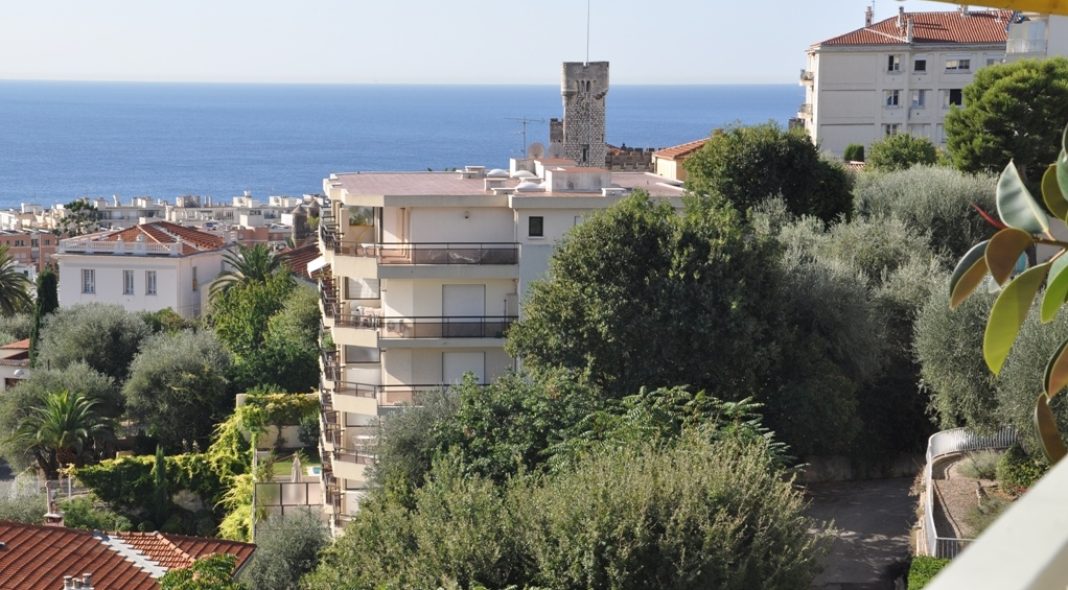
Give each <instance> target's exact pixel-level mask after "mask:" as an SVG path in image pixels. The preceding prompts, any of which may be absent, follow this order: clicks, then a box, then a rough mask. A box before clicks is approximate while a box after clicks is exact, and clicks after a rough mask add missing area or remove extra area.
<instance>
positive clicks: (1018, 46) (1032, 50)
mask: <svg viewBox="0 0 1068 590" xmlns="http://www.w3.org/2000/svg"><path fill="white" fill-rule="evenodd" d="M1005 53H1006V54H1005V61H1016V60H1020V59H1031V58H1038V59H1041V58H1044V57H1054V56H1062V57H1064V56H1068V16H1057V15H1048V14H1038V13H1035V12H1024V13H1021V14H1017V15H1016V16H1015V18H1014V19H1013V22H1012V24H1011V25H1010V26H1009V39H1008V41H1007V43H1006V47H1005Z"/></svg>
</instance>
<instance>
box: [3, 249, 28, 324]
mask: <svg viewBox="0 0 1068 590" xmlns="http://www.w3.org/2000/svg"><path fill="white" fill-rule="evenodd" d="M15 265H16V261H15V259H14V258H12V256H11V253H10V252H9V251H8V247H7V246H6V245H3V246H0V313H2V314H3V315H11V314H13V313H15V312H17V311H23V310H27V309H29V307H30V285H31V283H30V279H28V278H26V275H24V274H22V273H21V272H19V270H18V269H17V268H15Z"/></svg>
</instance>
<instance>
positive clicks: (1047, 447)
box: [1035, 393, 1068, 464]
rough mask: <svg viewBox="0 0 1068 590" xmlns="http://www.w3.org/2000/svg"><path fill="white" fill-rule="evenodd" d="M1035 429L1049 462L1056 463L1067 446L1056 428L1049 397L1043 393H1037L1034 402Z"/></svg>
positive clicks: (1063, 454)
mask: <svg viewBox="0 0 1068 590" xmlns="http://www.w3.org/2000/svg"><path fill="white" fill-rule="evenodd" d="M1035 430H1037V431H1038V438H1039V440H1041V441H1042V449H1043V450H1044V451H1045V452H1046V457H1047V458H1048V459H1049V462H1050V463H1051V464H1055V463H1057V461H1060V460H1061V459H1062V458H1063V457H1064V456H1065V455H1066V454H1068V447H1065V445H1064V439H1062V438H1061V433H1060V431H1059V430H1057V420H1056V419H1055V418H1054V417H1053V410H1051V409H1050V407H1049V398H1048V397H1046V394H1044V393H1040V394H1038V400H1037V402H1036V403H1035Z"/></svg>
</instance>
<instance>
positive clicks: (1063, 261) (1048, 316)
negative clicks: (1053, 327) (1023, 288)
mask: <svg viewBox="0 0 1068 590" xmlns="http://www.w3.org/2000/svg"><path fill="white" fill-rule="evenodd" d="M1065 300H1068V251H1066V252H1065V253H1064V254H1061V255H1060V256H1058V257H1057V258H1056V260H1054V261H1053V263H1052V264H1051V265H1050V268H1049V280H1048V281H1047V282H1046V294H1045V295H1043V296H1042V323H1043V324H1048V323H1049V322H1052V321H1053V318H1055V317H1057V312H1058V311H1060V309H1061V305H1063V304H1064V302H1065Z"/></svg>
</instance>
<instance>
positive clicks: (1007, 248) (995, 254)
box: [985, 227, 1034, 285]
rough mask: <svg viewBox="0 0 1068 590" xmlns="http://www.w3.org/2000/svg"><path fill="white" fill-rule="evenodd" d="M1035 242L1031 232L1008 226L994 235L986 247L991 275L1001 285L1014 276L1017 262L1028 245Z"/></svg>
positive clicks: (987, 263)
mask: <svg viewBox="0 0 1068 590" xmlns="http://www.w3.org/2000/svg"><path fill="white" fill-rule="evenodd" d="M1032 244H1034V240H1033V239H1032V238H1031V234H1029V233H1027V232H1025V231H1023V230H1019V229H1016V228H1012V227H1007V228H1005V229H1003V230H1001V231H999V232H998V233H996V234H994V237H992V238H990V243H989V244H988V245H987V247H986V255H985V256H986V267H987V268H988V269H990V275H991V276H993V277H994V280H995V281H997V283H998V284H999V285H1004V284H1005V281H1007V280H1009V277H1011V276H1012V271H1013V269H1015V268H1016V262H1017V261H1018V260H1020V255H1021V254H1023V253H1024V251H1025V250H1027V247H1028V246H1030V245H1032Z"/></svg>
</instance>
